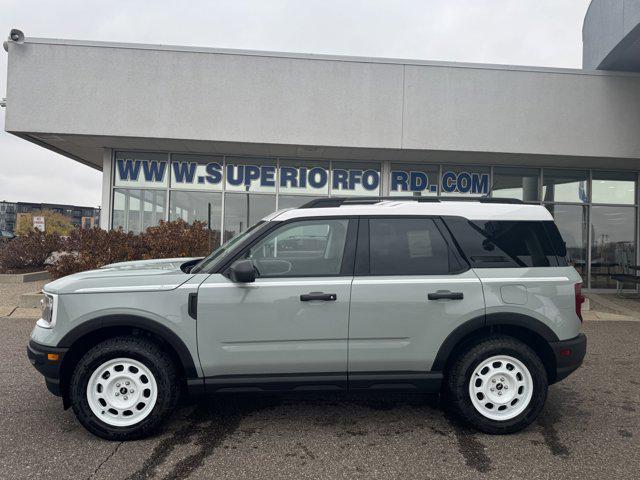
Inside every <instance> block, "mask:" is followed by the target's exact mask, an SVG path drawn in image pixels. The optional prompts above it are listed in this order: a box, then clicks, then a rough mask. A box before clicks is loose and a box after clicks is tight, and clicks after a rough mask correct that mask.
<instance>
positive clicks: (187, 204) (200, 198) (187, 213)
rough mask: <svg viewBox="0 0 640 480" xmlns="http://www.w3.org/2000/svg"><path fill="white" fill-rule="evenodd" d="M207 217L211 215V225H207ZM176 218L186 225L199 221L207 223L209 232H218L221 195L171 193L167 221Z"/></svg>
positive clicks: (220, 220)
mask: <svg viewBox="0 0 640 480" xmlns="http://www.w3.org/2000/svg"><path fill="white" fill-rule="evenodd" d="M209 215H211V225H209ZM178 218H181V219H182V220H184V221H185V222H187V223H192V222H193V221H194V220H200V221H201V222H205V223H207V225H209V227H210V228H211V230H214V231H220V224H221V222H222V194H221V193H208V192H181V191H172V192H171V196H170V197H169V220H176V219H178Z"/></svg>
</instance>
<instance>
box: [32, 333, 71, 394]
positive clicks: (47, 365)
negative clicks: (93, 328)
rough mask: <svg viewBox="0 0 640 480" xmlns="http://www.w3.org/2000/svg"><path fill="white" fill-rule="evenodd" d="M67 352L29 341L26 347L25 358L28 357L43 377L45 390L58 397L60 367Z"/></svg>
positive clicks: (65, 349)
mask: <svg viewBox="0 0 640 480" xmlns="http://www.w3.org/2000/svg"><path fill="white" fill-rule="evenodd" d="M68 350H69V349H68V348H56V347H50V346H48V345H42V344H41V343H37V342H34V341H33V340H30V341H29V345H28V346H27V357H29V361H30V362H31V364H32V365H33V366H34V367H35V369H36V370H38V371H39V372H40V373H41V374H42V375H44V380H45V382H46V384H47V389H48V390H49V391H50V392H51V393H53V394H54V395H56V396H58V397H59V396H61V395H62V392H61V389H60V366H61V365H62V359H63V357H64V355H65V354H66V353H67V351H68ZM50 355H51V356H50ZM56 356H57V357H56ZM53 358H55V359H53Z"/></svg>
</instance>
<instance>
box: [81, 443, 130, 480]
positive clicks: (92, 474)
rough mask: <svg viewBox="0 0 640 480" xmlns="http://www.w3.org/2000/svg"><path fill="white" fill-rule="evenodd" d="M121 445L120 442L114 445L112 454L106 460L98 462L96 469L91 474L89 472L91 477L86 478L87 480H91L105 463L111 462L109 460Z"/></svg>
mask: <svg viewBox="0 0 640 480" xmlns="http://www.w3.org/2000/svg"><path fill="white" fill-rule="evenodd" d="M123 443H124V442H120V443H118V444H117V445H116V448H114V449H113V452H111V453H110V454H109V455H107V458H105V459H104V460H103V461H102V462H100V465H98V466H97V467H96V469H95V470H94V471H93V472H91V475H89V476H88V477H87V480H90V479H92V478H93V477H94V476H95V475H96V474H97V473H98V471H99V470H100V469H101V468H102V466H103V465H104V464H105V463H107V462H108V461H109V460H111V458H112V457H113V456H114V455H115V454H116V453H117V452H118V449H119V448H120V447H121V446H122V444H123Z"/></svg>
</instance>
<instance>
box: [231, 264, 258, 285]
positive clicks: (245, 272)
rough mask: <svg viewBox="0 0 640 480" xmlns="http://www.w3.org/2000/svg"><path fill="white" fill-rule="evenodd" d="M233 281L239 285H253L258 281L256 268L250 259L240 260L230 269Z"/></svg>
mask: <svg viewBox="0 0 640 480" xmlns="http://www.w3.org/2000/svg"><path fill="white" fill-rule="evenodd" d="M229 276H230V277H231V280H232V281H234V282H238V283H251V282H255V281H256V267H254V266H253V261H252V260H249V259H243V260H238V261H237V262H236V263H234V264H233V265H231V268H229Z"/></svg>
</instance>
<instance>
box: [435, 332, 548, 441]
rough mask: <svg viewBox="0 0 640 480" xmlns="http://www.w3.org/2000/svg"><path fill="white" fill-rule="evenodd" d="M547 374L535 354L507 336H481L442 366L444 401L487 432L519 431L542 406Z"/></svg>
mask: <svg viewBox="0 0 640 480" xmlns="http://www.w3.org/2000/svg"><path fill="white" fill-rule="evenodd" d="M547 388H548V381H547V374H546V370H545V368H544V365H543V364H542V362H541V361H540V358H539V357H538V355H537V354H536V353H535V352H534V351H533V350H532V349H531V348H530V347H528V346H527V345H525V344H524V343H523V342H521V341H519V340H517V339H515V338H512V337H507V336H500V337H493V338H489V339H486V340H483V341H481V342H479V343H477V344H476V345H474V346H472V347H471V348H469V349H467V350H466V351H464V352H462V353H460V354H459V355H458V356H457V357H456V358H455V360H454V361H453V363H452V364H451V366H450V368H448V370H447V375H446V381H445V389H446V392H445V393H446V398H447V406H448V407H449V408H450V409H451V410H452V411H453V412H454V413H455V414H457V415H459V416H460V417H462V419H464V420H465V421H467V422H468V423H470V424H471V425H473V426H474V427H476V428H477V429H479V430H481V431H483V432H486V433H491V434H505V433H513V432H517V431H519V430H522V429H523V428H525V427H526V426H527V425H529V424H530V423H531V422H533V421H534V420H535V419H536V417H537V416H538V415H539V414H540V412H541V411H542V408H543V407H544V403H545V401H546V397H547Z"/></svg>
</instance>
